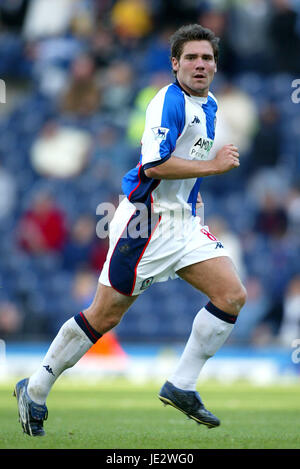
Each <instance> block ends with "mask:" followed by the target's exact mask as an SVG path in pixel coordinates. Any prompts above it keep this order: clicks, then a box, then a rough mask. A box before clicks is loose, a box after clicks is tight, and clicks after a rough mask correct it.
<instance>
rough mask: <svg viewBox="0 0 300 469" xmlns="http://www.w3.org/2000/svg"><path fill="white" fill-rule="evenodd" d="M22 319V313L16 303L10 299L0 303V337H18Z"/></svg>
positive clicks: (7, 338) (5, 338) (9, 338)
mask: <svg viewBox="0 0 300 469" xmlns="http://www.w3.org/2000/svg"><path fill="white" fill-rule="evenodd" d="M23 321H24V317H23V314H22V313H21V311H20V310H19V308H18V307H17V305H16V304H14V303H13V302H11V301H2V302H1V303H0V339H4V340H12V339H14V340H16V339H20V338H21V332H22V325H23Z"/></svg>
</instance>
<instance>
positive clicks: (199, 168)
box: [145, 144, 240, 179]
mask: <svg viewBox="0 0 300 469" xmlns="http://www.w3.org/2000/svg"><path fill="white" fill-rule="evenodd" d="M239 165H240V162H239V153H238V149H237V147H235V146H234V145H231V144H230V145H225V146H224V147H222V148H221V149H220V150H219V151H218V153H217V155H216V157H215V158H214V159H213V160H205V161H199V160H186V159H183V158H178V157H177V156H171V157H170V158H169V159H167V161H165V162H164V163H161V164H160V165H157V166H153V167H151V168H148V169H145V174H146V176H147V177H149V178H151V179H189V178H199V177H205V176H212V175H216V174H223V173H227V172H228V171H230V170H231V169H234V168H237V167H238V166H239Z"/></svg>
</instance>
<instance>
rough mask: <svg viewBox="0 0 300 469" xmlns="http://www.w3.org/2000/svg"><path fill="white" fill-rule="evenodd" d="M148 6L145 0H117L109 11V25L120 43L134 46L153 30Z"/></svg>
mask: <svg viewBox="0 0 300 469" xmlns="http://www.w3.org/2000/svg"><path fill="white" fill-rule="evenodd" d="M149 7H150V4H149V3H147V2H146V1H145V0H117V1H116V2H115V4H114V6H113V8H112V11H111V23H112V25H113V27H114V30H115V32H116V34H117V35H118V37H119V39H120V40H121V42H122V43H124V44H126V45H131V44H136V43H137V41H138V40H140V39H142V38H144V37H145V36H146V35H147V34H149V33H150V31H151V30H152V28H153V24H152V16H151V11H150V8H149Z"/></svg>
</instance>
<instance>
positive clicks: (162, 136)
mask: <svg viewBox="0 0 300 469" xmlns="http://www.w3.org/2000/svg"><path fill="white" fill-rule="evenodd" d="M169 130H170V129H166V127H152V132H153V133H154V136H155V140H159V141H161V142H162V141H163V140H166V138H167V135H168V132H169Z"/></svg>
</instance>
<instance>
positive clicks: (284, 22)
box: [269, 0, 300, 74]
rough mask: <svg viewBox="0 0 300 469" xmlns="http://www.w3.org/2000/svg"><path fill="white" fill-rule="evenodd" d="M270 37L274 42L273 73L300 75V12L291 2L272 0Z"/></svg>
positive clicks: (287, 0)
mask: <svg viewBox="0 0 300 469" xmlns="http://www.w3.org/2000/svg"><path fill="white" fill-rule="evenodd" d="M271 5H272V7H271V11H272V15H271V21H270V27H269V36H270V38H271V41H272V53H273V57H272V71H274V72H277V73H282V72H283V73H284V72H287V73H293V74H299V73H300V61H299V50H300V33H299V31H298V29H297V26H298V20H299V17H298V12H297V11H296V10H295V9H294V8H293V5H292V2H291V1H290V0H271Z"/></svg>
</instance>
